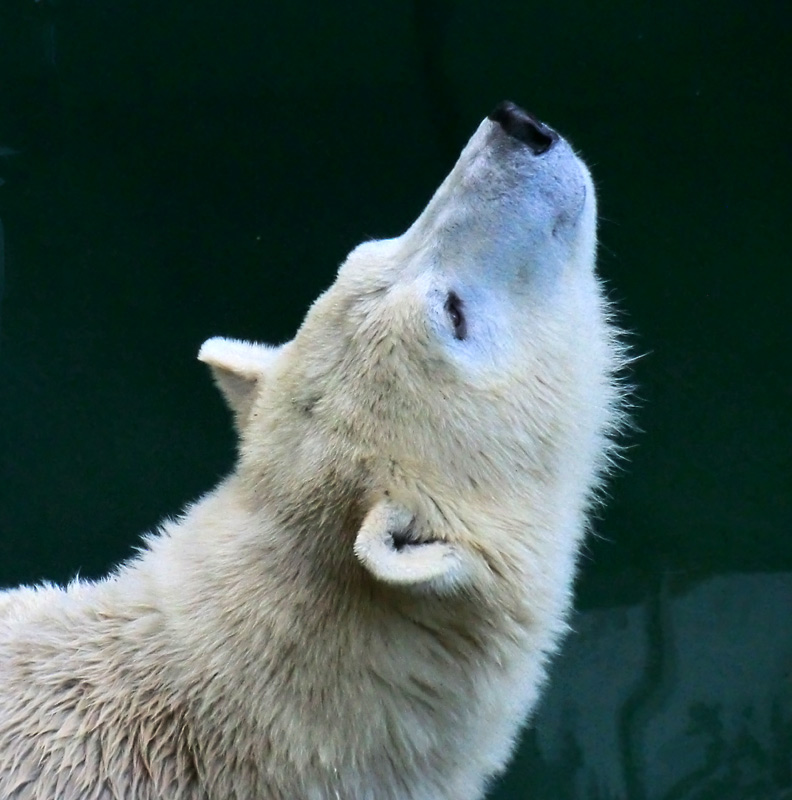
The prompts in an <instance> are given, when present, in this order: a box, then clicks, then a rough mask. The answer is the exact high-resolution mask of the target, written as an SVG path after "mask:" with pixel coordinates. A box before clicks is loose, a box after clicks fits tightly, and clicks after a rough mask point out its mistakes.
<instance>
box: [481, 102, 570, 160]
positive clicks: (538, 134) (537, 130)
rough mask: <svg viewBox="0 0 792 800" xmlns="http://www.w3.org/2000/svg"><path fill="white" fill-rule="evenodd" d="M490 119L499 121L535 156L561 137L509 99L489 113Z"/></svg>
mask: <svg viewBox="0 0 792 800" xmlns="http://www.w3.org/2000/svg"><path fill="white" fill-rule="evenodd" d="M489 119H491V120H492V121H493V122H497V123H498V124H499V125H500V126H501V128H503V130H504V132H505V133H507V134H508V135H509V136H511V137H512V138H514V139H517V141H519V142H522V143H523V144H525V145H528V147H529V149H530V150H531V152H532V153H533V154H534V155H535V156H540V155H542V154H543V153H546V152H547V151H548V150H549V149H550V148H551V147H552V146H553V145H554V144H555V143H556V142H557V141H558V138H559V137H558V134H557V133H556V132H555V131H554V130H553V129H552V128H550V127H548V126H547V125H545V124H544V123H543V122H540V121H539V120H538V119H536V117H534V116H533V114H529V113H528V112H527V111H525V110H524V109H522V108H520V107H519V106H518V105H517V104H516V103H511V102H509V101H508V100H504V101H503V102H502V103H499V104H498V105H497V106H495V108H494V109H493V110H492V111H491V112H490V114H489Z"/></svg>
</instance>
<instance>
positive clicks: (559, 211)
mask: <svg viewBox="0 0 792 800" xmlns="http://www.w3.org/2000/svg"><path fill="white" fill-rule="evenodd" d="M595 228H596V202H595V193H594V188H593V184H592V181H591V178H590V176H589V173H588V170H587V169H586V167H585V166H584V164H583V163H582V162H581V161H580V159H579V158H578V157H577V156H576V155H575V153H574V152H573V150H572V148H571V147H570V145H569V144H568V143H567V142H566V141H565V140H564V139H563V138H562V137H561V136H559V135H558V134H557V133H556V132H555V131H553V130H552V129H550V128H548V127H547V126H545V125H544V124H542V123H541V122H539V121H538V120H536V119H535V118H534V117H532V116H531V115H529V114H527V113H526V112H524V111H523V110H521V109H520V108H518V107H517V106H514V105H513V104H510V103H504V104H501V105H500V106H498V107H497V108H496V109H495V111H493V113H492V114H491V115H490V116H489V118H487V119H485V120H484V121H483V122H482V123H481V125H480V126H479V128H478V130H477V131H476V132H475V134H474V135H473V137H472V138H471V140H470V141H469V143H468V144H467V146H466V147H465V148H464V150H463V152H462V154H461V156H460V158H459V160H458V162H457V163H456V165H455V166H454V168H453V169H452V171H451V173H450V174H449V176H448V177H447V178H446V180H445V181H444V182H443V184H442V185H441V186H440V188H439V189H438V191H437V192H436V194H435V195H434V197H433V198H432V199H431V201H430V202H429V204H428V205H427V207H426V209H425V210H424V211H423V213H422V214H421V215H420V216H419V217H418V219H417V220H416V222H415V223H414V224H413V225H412V226H411V227H410V228H409V230H407V232H406V233H404V234H403V235H401V236H399V237H397V238H393V239H387V240H383V241H369V242H366V243H364V244H362V245H360V246H359V247H357V248H356V249H355V250H353V251H352V253H351V254H350V255H349V257H348V258H347V260H346V262H345V263H344V264H343V265H342V266H341V268H340V269H339V272H338V276H337V279H336V281H335V283H334V284H333V285H332V286H331V287H330V288H329V289H328V290H327V291H326V292H325V293H324V294H323V295H322V296H321V297H320V298H319V299H318V300H317V301H316V302H315V304H314V305H313V307H312V308H311V309H310V311H309V313H308V315H307V317H306V319H305V321H304V323H303V325H302V327H301V328H300V330H299V331H298V333H297V335H296V337H295V338H294V339H293V340H292V341H290V342H288V343H286V344H285V345H282V346H281V347H278V348H270V347H265V346H259V345H253V344H248V343H244V342H237V341H231V340H227V339H210V340H209V341H208V342H206V343H205V344H204V346H203V348H202V350H201V353H200V356H199V357H200V358H201V359H202V360H203V361H205V362H207V363H208V364H209V365H210V366H211V367H212V369H213V372H214V375H215V378H216V380H217V382H218V384H219V386H220V387H221V389H222V391H223V393H224V394H225V397H226V399H227V401H228V403H229V405H230V406H231V409H232V411H233V413H234V415H235V419H236V423H237V429H238V431H239V434H240V439H241V445H240V458H239V464H238V468H237V469H238V475H240V476H241V477H242V479H243V481H244V483H245V485H246V487H247V490H246V491H247V496H248V498H249V502H250V504H251V505H253V506H256V507H259V508H261V509H262V511H263V512H266V513H267V514H269V515H271V517H272V518H273V520H274V523H275V528H276V529H277V530H279V531H287V533H285V534H283V535H288V536H291V537H293V540H294V543H295V547H296V548H298V549H299V548H300V547H302V546H303V544H304V543H305V542H310V543H313V544H315V543H317V542H321V548H322V551H323V552H324V553H325V555H324V556H323V559H324V560H323V564H325V565H327V566H328V568H330V565H336V566H338V567H339V568H343V569H346V570H349V569H350V568H354V569H357V570H358V571H360V572H362V573H364V574H367V575H368V576H369V578H368V579H369V580H371V579H372V578H373V579H374V581H375V582H381V583H382V584H386V585H391V586H394V585H395V586H399V587H414V588H416V589H418V588H420V589H421V590H430V591H438V592H445V591H448V590H450V589H453V588H455V587H461V586H466V585H471V584H473V583H476V582H479V583H481V582H486V581H488V580H493V579H496V578H497V576H499V575H502V574H504V573H506V572H508V571H509V570H510V569H518V568H524V566H525V563H527V562H530V561H531V557H532V554H533V555H534V556H535V555H536V554H541V556H542V559H544V562H543V563H545V564H546V562H547V559H550V560H552V559H556V560H559V559H560V560H561V561H566V562H568V561H569V560H570V559H573V558H574V555H573V553H574V549H575V545H576V543H577V540H578V538H579V535H580V532H581V530H582V528H583V527H584V525H583V518H584V514H585V510H586V505H587V503H588V502H589V500H590V497H591V495H592V490H593V489H595V488H596V485H597V482H598V480H599V476H600V475H601V473H602V471H603V469H604V467H605V466H606V462H607V458H608V452H609V446H610V445H609V442H610V433H611V431H612V428H613V421H614V419H615V416H616V408H617V400H618V397H617V395H618V390H617V384H616V382H615V381H614V372H615V370H616V369H617V367H618V360H619V358H618V347H617V345H616V344H615V340H614V337H613V334H612V331H611V329H610V328H609V326H608V324H607V309H606V308H605V306H604V302H603V299H602V294H601V291H600V288H599V285H598V282H597V279H596V277H595V275H594V257H595V243H596V231H595ZM279 535H280V534H279ZM526 559H527V561H526ZM534 560H537V559H534ZM539 560H541V559H539ZM361 566H362V567H363V570H361V569H360V568H361Z"/></svg>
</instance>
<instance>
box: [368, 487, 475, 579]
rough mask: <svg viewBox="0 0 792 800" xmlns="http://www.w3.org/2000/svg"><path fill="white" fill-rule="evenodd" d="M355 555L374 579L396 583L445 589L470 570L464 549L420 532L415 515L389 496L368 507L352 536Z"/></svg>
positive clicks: (467, 575) (463, 577)
mask: <svg viewBox="0 0 792 800" xmlns="http://www.w3.org/2000/svg"><path fill="white" fill-rule="evenodd" d="M355 555H356V556H357V557H358V559H359V560H360V561H361V563H362V564H363V566H364V567H365V568H366V569H367V570H368V571H369V572H370V573H371V574H372V575H373V576H374V577H375V578H377V579H378V580H381V581H384V582H385V583H390V584H394V585H397V586H405V587H415V588H425V589H434V590H436V591H440V592H442V591H448V590H450V589H453V588H454V587H456V586H459V585H460V584H461V583H464V582H465V580H466V578H467V577H469V574H470V569H469V567H470V565H469V564H467V563H466V562H467V559H466V557H465V554H464V551H463V550H462V548H461V547H460V546H459V545H456V544H454V543H452V542H446V541H442V540H440V539H433V538H431V537H427V536H422V535H421V534H420V533H419V531H418V525H417V520H416V517H415V515H414V514H413V513H412V512H411V511H409V510H408V509H407V508H405V507H404V506H401V505H399V504H397V503H394V502H393V501H391V500H390V499H389V498H385V499H383V500H381V501H379V502H378V503H377V504H376V505H374V507H373V508H372V509H371V511H369V513H368V514H367V515H366V517H365V519H364V520H363V524H362V525H361V526H360V530H359V531H358V535H357V538H356V539H355Z"/></svg>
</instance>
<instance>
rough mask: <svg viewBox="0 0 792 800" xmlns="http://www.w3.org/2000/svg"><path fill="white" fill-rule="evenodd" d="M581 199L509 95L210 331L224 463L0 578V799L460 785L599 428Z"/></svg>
mask: <svg viewBox="0 0 792 800" xmlns="http://www.w3.org/2000/svg"><path fill="white" fill-rule="evenodd" d="M595 220H596V210H595V196H594V189H593V185H592V182H591V179H590V177H589V173H588V171H587V169H586V167H585V166H584V165H583V163H582V162H581V161H580V160H579V159H578V157H577V156H576V155H575V153H574V152H573V150H572V149H571V147H570V146H569V144H568V143H567V142H566V141H565V140H564V139H563V138H561V137H560V136H559V135H558V134H557V133H556V132H555V131H554V130H552V129H551V128H549V127H547V126H545V125H544V124H542V123H541V122H539V121H538V120H536V119H535V118H534V117H532V116H531V115H529V114H528V113H526V112H525V111H523V110H522V109H520V108H519V107H517V106H515V105H513V104H509V103H504V104H501V105H500V106H498V107H497V108H496V109H495V111H493V112H492V114H491V115H490V116H489V117H488V118H487V119H485V120H484V121H483V122H482V124H481V125H480V127H479V128H478V129H477V131H476V132H475V134H474V135H473V137H472V139H471V140H470V142H469V143H468V144H467V146H466V147H465V149H464V150H463V152H462V154H461V156H460V158H459V161H458V162H457V164H456V165H455V166H454V168H453V170H452V172H451V173H450V175H449V176H448V178H447V179H446V180H445V181H444V182H443V184H442V185H441V186H440V188H439V190H438V191H437V193H436V194H435V195H434V197H433V198H432V199H431V201H430V202H429V204H428V206H427V207H426V209H425V210H424V211H423V213H422V214H421V215H420V216H419V217H418V219H417V221H416V222H415V223H414V224H413V225H412V226H411V227H410V228H409V230H408V231H407V232H406V233H405V234H403V235H402V236H399V237H397V238H394V239H390V240H386V241H369V242H366V243H365V244H362V245H361V246H360V247H358V248H357V249H355V250H354V251H353V252H352V253H351V255H350V256H349V258H348V259H347V261H346V262H345V263H344V264H343V265H342V266H341V268H340V269H339V272H338V275H337V279H336V281H335V283H334V284H333V285H332V286H331V287H330V288H329V289H328V290H327V291H326V292H325V293H324V294H323V295H322V296H321V297H320V298H319V299H318V300H317V301H316V303H315V304H314V305H313V306H312V308H311V309H310V310H309V312H308V314H307V317H306V319H305V322H304V323H303V325H302V327H301V328H300V329H299V331H298V333H297V335H296V337H295V338H294V339H293V340H292V341H290V342H288V343H286V344H284V345H282V346H280V347H265V346H259V345H255V344H249V343H245V342H240V341H233V340H227V339H220V338H216V339H210V340H209V341H208V342H206V343H205V344H204V345H203V347H202V349H201V351H200V354H199V358H200V359H201V360H202V361H204V362H206V363H207V364H208V365H209V366H210V367H211V369H212V371H213V374H214V377H215V379H216V382H217V383H218V385H219V387H220V389H221V391H222V392H223V394H224V396H225V399H226V400H227V402H228V405H229V406H230V408H231V410H232V412H233V416H234V422H235V427H236V429H237V432H238V435H239V439H240V446H239V456H238V463H237V465H236V467H235V469H234V471H233V474H231V475H230V476H229V477H228V478H227V479H225V480H223V481H222V482H221V483H220V485H219V486H218V487H217V488H215V489H214V490H213V491H212V492H210V493H209V494H207V495H206V496H205V497H203V498H202V499H200V500H199V501H198V502H197V503H195V504H194V505H192V506H190V507H188V508H187V510H186V511H185V512H184V514H183V515H182V516H181V517H180V518H179V519H177V520H175V521H169V522H166V523H165V524H164V525H163V526H162V528H161V530H160V531H159V532H158V533H157V534H156V535H154V536H151V537H149V538H148V539H147V540H146V543H145V547H144V548H143V549H142V552H141V553H140V554H139V555H138V557H136V558H135V559H134V560H132V561H130V562H129V563H126V564H124V565H123V566H121V567H120V568H119V569H118V570H117V571H116V572H115V573H114V574H112V575H111V576H109V577H108V578H106V579H105V580H102V581H99V582H96V583H88V582H74V583H72V584H71V585H69V586H68V587H67V588H64V589H62V588H58V587H54V586H50V585H45V586H40V587H37V588H21V589H17V590H14V591H10V592H7V593H4V594H3V595H2V596H0V797H2V798H5V800H12V799H14V800H22V799H23V798H24V800H34V799H35V800H45V799H46V800H53V798H58V799H59V800H76V799H77V798H79V799H80V800H89V798H95V799H96V800H110V799H111V798H113V799H115V798H128V799H129V800H132V799H133V798H134V800H155V799H156V800H177V799H178V800H230V799H232V798H237V799H238V800H253V798H256V799H257V800H473V799H474V798H481V797H482V796H483V794H484V792H485V791H486V787H487V784H488V781H489V780H490V778H491V777H492V776H493V775H496V774H497V773H498V772H499V771H501V770H502V769H503V767H504V765H505V764H506V762H507V760H508V757H509V755H510V753H511V750H512V747H513V744H514V740H515V737H516V735H517V733H518V731H519V728H520V726H521V725H522V724H523V723H524V721H525V719H526V717H527V714H528V713H529V711H530V709H531V708H532V706H533V705H534V703H535V701H536V699H537V695H538V692H539V690H540V687H541V685H542V682H543V681H544V676H545V669H546V664H547V661H548V657H549V656H550V655H551V654H552V653H553V651H554V650H556V648H557V645H558V642H559V638H560V637H561V636H562V634H563V633H564V629H565V621H564V620H565V616H566V614H567V610H568V608H569V606H570V593H571V582H572V579H573V574H574V572H575V561H576V553H577V551H578V549H579V544H580V542H581V538H582V536H583V534H584V531H585V529H586V518H587V513H588V511H589V509H590V506H591V504H592V499H593V498H594V497H595V496H596V494H597V491H596V490H597V488H598V486H599V485H600V483H601V479H602V477H603V475H604V473H605V472H606V471H607V467H608V464H609V461H610V457H611V455H612V453H613V439H614V432H615V430H616V427H617V423H618V420H619V416H620V411H619V409H620V394H621V390H620V388H619V381H618V372H619V370H620V368H621V366H622V364H623V352H622V349H621V347H620V345H619V340H618V336H617V335H616V332H615V331H614V329H613V328H612V326H611V325H610V323H609V321H608V320H609V311H608V307H607V304H606V302H605V300H604V299H603V294H602V292H601V288H600V286H599V284H598V279H597V278H596V276H595V273H594V270H593V267H594V255H595V239H596V235H595Z"/></svg>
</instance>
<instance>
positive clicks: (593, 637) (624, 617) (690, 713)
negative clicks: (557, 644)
mask: <svg viewBox="0 0 792 800" xmlns="http://www.w3.org/2000/svg"><path fill="white" fill-rule="evenodd" d="M790 612H792V573H790V572H782V573H768V574H737V575H723V576H719V577H715V578H712V579H709V580H706V581H703V582H699V583H697V584H695V585H693V586H688V588H686V589H684V590H682V591H678V590H677V589H675V588H674V587H673V586H672V579H669V580H667V581H666V582H665V584H663V585H661V586H660V587H659V588H658V590H657V591H656V592H654V593H653V594H652V596H651V597H650V599H649V600H648V601H647V602H646V603H645V604H642V605H637V606H628V607H621V608H613V609H608V610H596V611H590V612H585V613H582V614H579V615H578V616H577V617H576V618H575V619H574V620H573V628H574V631H575V633H573V634H572V635H571V636H570V638H569V639H568V641H567V643H566V646H565V648H564V652H563V655H562V656H561V657H560V658H559V659H558V661H557V662H556V664H555V665H554V667H553V669H552V672H551V680H550V685H549V687H548V691H547V693H546V696H545V698H544V700H543V702H542V705H541V708H540V709H539V712H538V714H537V718H536V721H535V727H534V728H533V729H532V730H530V731H529V732H528V733H526V736H525V739H524V741H523V744H522V746H521V748H520V752H519V754H518V758H517V760H516V763H515V765H514V767H513V769H512V770H511V771H510V773H509V775H508V776H507V778H506V779H505V780H504V781H503V784H502V786H501V787H500V790H499V791H498V792H496V793H495V797H496V798H498V799H499V800H505V799H506V798H512V799H513V798H526V799H527V798H532V799H533V800H550V799H551V798H553V800H567V799H568V800H616V798H624V799H625V800H705V798H706V799H707V800H710V799H711V800H785V799H786V798H792V625H790V620H791V619H792V613H790Z"/></svg>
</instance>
